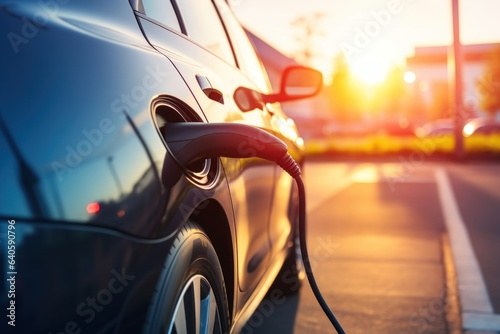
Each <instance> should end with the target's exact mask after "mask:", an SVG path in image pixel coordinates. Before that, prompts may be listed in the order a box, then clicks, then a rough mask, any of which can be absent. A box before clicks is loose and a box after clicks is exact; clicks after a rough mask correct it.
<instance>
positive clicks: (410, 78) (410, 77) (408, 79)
mask: <svg viewBox="0 0 500 334" xmlns="http://www.w3.org/2000/svg"><path fill="white" fill-rule="evenodd" d="M416 78H417V77H416V76H415V73H413V72H412V71H407V72H406V73H405V74H404V80H405V82H406V83H409V84H411V83H414V82H415V79H416Z"/></svg>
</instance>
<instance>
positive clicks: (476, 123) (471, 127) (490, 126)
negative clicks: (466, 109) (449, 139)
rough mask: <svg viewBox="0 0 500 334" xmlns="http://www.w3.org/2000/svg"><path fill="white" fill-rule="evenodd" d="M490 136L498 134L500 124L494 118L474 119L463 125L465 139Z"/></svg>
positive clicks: (499, 132)
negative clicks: (475, 136)
mask: <svg viewBox="0 0 500 334" xmlns="http://www.w3.org/2000/svg"><path fill="white" fill-rule="evenodd" d="M491 134H500V122H499V121H497V120H496V119H494V118H486V117H481V118H474V119H472V120H470V121H468V122H467V123H465V125H464V128H463V135H464V136H465V137H471V136H474V135H491Z"/></svg>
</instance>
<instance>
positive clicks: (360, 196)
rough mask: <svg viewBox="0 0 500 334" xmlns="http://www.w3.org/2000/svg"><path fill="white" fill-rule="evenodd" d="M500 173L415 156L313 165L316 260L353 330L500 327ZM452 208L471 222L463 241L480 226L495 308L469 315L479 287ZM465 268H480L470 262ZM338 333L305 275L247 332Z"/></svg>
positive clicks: (402, 332) (479, 245)
mask: <svg viewBox="0 0 500 334" xmlns="http://www.w3.org/2000/svg"><path fill="white" fill-rule="evenodd" d="M499 172H500V165H499V164H490V165H488V164H486V165H485V164H484V163H481V164H478V165H475V164H466V165H463V164H461V165H456V164H451V163H446V164H437V163H433V162H425V161H419V162H418V163H417V162H415V161H414V162H413V163H410V162H409V160H408V159H407V160H402V159H398V160H396V161H393V162H384V163H376V164H374V163H369V162H366V163H360V162H348V163H346V162H334V161H316V162H308V163H307V164H306V166H305V181H306V187H307V191H308V194H307V195H308V226H309V227H308V243H309V252H310V255H311V264H312V266H313V269H314V272H315V275H316V280H317V282H318V285H319V286H320V288H321V291H322V292H323V295H324V296H325V299H326V301H327V302H328V304H329V305H330V306H331V308H332V310H333V311H334V312H335V314H336V315H337V317H338V318H339V320H340V322H341V323H342V324H343V326H344V328H345V329H346V331H347V333H353V334H354V333H395V334H410V333H411V334H413V333H429V334H431V333H436V334H437V333H439V334H442V333H450V334H456V333H462V332H467V333H468V334H469V333H476V332H474V331H471V329H475V330H478V329H482V330H486V329H490V332H487V331H479V332H477V333H482V334H486V333H494V332H495V331H494V330H496V327H495V321H496V320H497V315H496V314H498V313H499V309H498V307H499V305H500V295H499V293H500V282H499V278H498V277H500V276H499V274H500V272H499V270H500V268H499V266H498V261H496V258H495V257H497V256H498V254H500V252H499V251H500V242H498V241H500V240H499V238H500V230H499V229H500V224H499V223H500V221H499V219H500V218H499V217H500V211H499V207H500V203H499V199H500V174H499ZM439 175H441V176H439ZM442 175H444V181H447V182H444V181H443V177H442ZM447 192H448V193H449V194H448V195H446V194H447ZM450 194H451V195H450ZM453 195H455V196H453ZM447 196H448V197H447ZM450 198H451V199H450ZM447 201H452V202H453V201H454V203H455V204H456V207H453V205H449V203H448V202H447ZM454 208H455V211H453V209H454ZM478 211H479V212H478ZM450 212H451V214H450ZM454 214H455V215H456V216H458V217H460V216H463V218H464V219H463V221H464V222H466V223H464V225H466V226H467V227H466V228H463V231H464V233H465V237H464V238H467V237H468V236H469V233H467V231H468V230H470V229H471V227H470V224H471V223H472V224H473V225H474V226H473V229H474V230H473V232H471V233H470V240H471V242H470V244H471V245H472V247H471V250H470V253H472V255H475V254H476V253H477V255H478V256H477V258H478V259H479V260H478V261H476V262H477V263H478V264H477V267H478V268H479V269H478V273H479V276H478V277H479V278H480V279H482V280H483V282H485V284H484V286H483V290H484V294H485V296H486V299H487V300H490V304H491V312H490V313H488V312H486V313H482V311H480V312H472V313H471V312H469V313H467V312H465V313H464V312H463V311H464V309H467V305H465V306H464V305H462V304H461V303H462V302H463V299H467V294H469V295H472V296H475V295H476V290H474V289H471V288H470V287H471V285H464V284H461V283H462V282H461V281H460V280H461V279H463V278H462V277H464V274H463V272H464V270H463V268H461V266H462V264H460V263H458V268H457V263H456V262H457V261H456V260H455V259H456V258H461V255H457V252H456V249H455V250H454V247H455V248H457V240H459V243H458V248H459V249H462V248H466V247H462V244H461V243H460V242H462V241H461V239H457V237H456V233H452V234H451V238H450V233H449V229H455V227H453V226H451V225H449V224H450V220H453V219H454V217H456V216H454ZM450 217H452V218H450ZM462 237H463V236H462ZM465 258H467V257H466V256H465ZM465 265H466V266H467V267H466V268H472V267H471V266H470V263H469V262H465ZM462 267H463V266H462ZM461 270H462V272H461ZM469 271H470V272H472V271H474V270H469ZM465 272H466V273H467V269H466V270H465ZM465 276H466V279H468V277H469V276H472V278H473V279H474V278H476V279H477V277H476V276H477V275H476V276H474V275H465ZM464 286H465V288H464ZM479 288H481V285H479ZM472 292H473V293H472ZM464 296H465V298H464ZM469 305H470V304H469ZM486 311H487V308H486ZM484 315H486V318H484V317H483V316H484ZM469 316H470V319H469ZM464 317H465V319H464ZM483 318H484V319H483ZM465 326H469V327H468V328H467V327H465ZM488 326H489V327H488ZM490 327H491V328H490ZM466 329H469V331H466ZM333 332H334V330H333V328H332V327H331V325H330V324H329V322H328V321H327V319H326V317H325V316H324V314H323V313H322V311H321V308H320V307H319V305H318V304H317V302H316V300H315V298H314V295H313V294H312V291H311V290H310V288H309V286H308V284H307V282H306V283H305V284H304V285H303V288H302V289H301V290H300V293H299V294H298V295H296V296H289V297H286V298H282V299H280V300H272V299H271V298H268V299H266V300H265V301H264V302H263V303H262V304H261V306H260V307H259V308H258V309H257V310H256V312H255V313H254V316H253V317H252V318H251V319H250V320H249V322H248V324H247V327H245V328H244V330H243V331H242V333H308V334H310V333H333Z"/></svg>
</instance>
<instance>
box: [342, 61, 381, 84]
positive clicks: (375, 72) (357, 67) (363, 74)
mask: <svg viewBox="0 0 500 334" xmlns="http://www.w3.org/2000/svg"><path fill="white" fill-rule="evenodd" d="M350 67H351V70H352V73H353V74H354V76H356V77H357V78H358V79H359V80H361V81H362V82H364V83H366V84H369V85H376V84H380V83H382V82H384V81H385V79H386V77H387V71H388V69H387V66H386V65H385V64H382V63H379V62H371V61H357V62H354V63H351V64H350Z"/></svg>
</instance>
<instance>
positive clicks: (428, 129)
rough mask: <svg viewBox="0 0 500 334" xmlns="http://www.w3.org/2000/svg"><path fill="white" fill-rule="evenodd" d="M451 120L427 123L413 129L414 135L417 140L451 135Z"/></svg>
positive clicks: (452, 126) (445, 119) (443, 119)
mask: <svg viewBox="0 0 500 334" xmlns="http://www.w3.org/2000/svg"><path fill="white" fill-rule="evenodd" d="M453 128H454V125H453V119H451V118H442V119H437V120H434V121H431V122H428V123H425V124H424V125H422V126H421V127H418V128H416V129H415V134H416V136H417V137H419V138H425V137H439V136H445V135H452V134H453Z"/></svg>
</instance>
